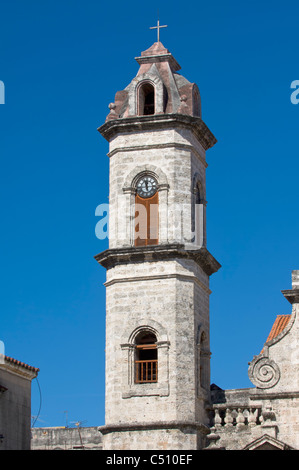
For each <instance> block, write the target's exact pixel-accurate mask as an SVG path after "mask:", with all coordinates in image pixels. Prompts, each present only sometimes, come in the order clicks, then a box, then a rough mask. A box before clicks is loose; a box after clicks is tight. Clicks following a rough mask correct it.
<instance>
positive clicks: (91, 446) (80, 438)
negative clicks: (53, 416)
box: [31, 427, 102, 450]
mask: <svg viewBox="0 0 299 470" xmlns="http://www.w3.org/2000/svg"><path fill="white" fill-rule="evenodd" d="M100 449H102V435H101V433H100V432H99V430H98V427H82V428H81V427H80V428H78V427H76V428H67V427H50V428H49V427H45V428H32V439H31V450H100Z"/></svg>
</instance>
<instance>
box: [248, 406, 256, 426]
mask: <svg viewBox="0 0 299 470" xmlns="http://www.w3.org/2000/svg"><path fill="white" fill-rule="evenodd" d="M248 424H249V426H256V416H255V413H254V412H253V410H252V408H250V409H249V416H248Z"/></svg>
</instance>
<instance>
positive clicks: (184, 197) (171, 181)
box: [109, 124, 206, 248]
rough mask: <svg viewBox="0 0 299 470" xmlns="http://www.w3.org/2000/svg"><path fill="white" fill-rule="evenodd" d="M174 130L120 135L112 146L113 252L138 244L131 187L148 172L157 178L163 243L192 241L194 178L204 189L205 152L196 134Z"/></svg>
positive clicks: (111, 236)
mask: <svg viewBox="0 0 299 470" xmlns="http://www.w3.org/2000/svg"><path fill="white" fill-rule="evenodd" d="M173 127H174V126H173V124H172V125H169V127H168V128H167V129H165V130H163V129H162V130H160V129H159V127H157V129H155V130H148V131H143V132H137V130H136V132H131V133H126V134H122V133H120V134H119V135H117V136H116V137H115V138H114V139H112V141H111V142H110V152H109V155H110V196H109V211H110V212H109V247H110V248H115V247H120V246H132V245H133V244H134V221H133V214H134V199H135V197H134V188H133V187H132V183H133V180H134V178H136V176H137V175H138V174H139V173H142V172H143V171H151V172H152V173H153V174H155V175H156V176H157V179H158V185H159V243H172V242H179V243H181V242H183V243H184V242H185V241H188V240H190V235H191V228H192V224H191V207H192V190H193V188H192V184H193V182H194V178H193V177H194V175H195V174H196V175H197V177H198V180H199V181H200V183H201V185H202V187H203V188H205V173H204V172H205V167H206V163H205V151H204V149H203V148H202V146H201V145H200V144H199V142H198V141H197V140H196V138H195V137H194V135H193V134H192V132H191V130H187V129H185V130H180V131H176V130H175V129H174V128H173ZM193 173H194V174H193ZM204 239H205V234H204Z"/></svg>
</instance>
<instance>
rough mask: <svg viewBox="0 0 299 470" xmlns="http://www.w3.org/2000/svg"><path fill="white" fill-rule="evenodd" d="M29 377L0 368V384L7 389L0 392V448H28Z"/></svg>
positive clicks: (29, 417)
mask: <svg viewBox="0 0 299 470" xmlns="http://www.w3.org/2000/svg"><path fill="white" fill-rule="evenodd" d="M19 369H20V368H19ZM31 379H32V377H30V378H29V377H27V376H26V374H22V371H21V370H20V371H19V373H18V374H17V373H16V371H12V370H7V369H5V368H4V366H1V368H0V385H1V386H2V387H5V388H6V389H7V390H6V391H4V392H2V393H1V392H0V435H2V436H3V438H1V439H0V450H29V449H30V426H31Z"/></svg>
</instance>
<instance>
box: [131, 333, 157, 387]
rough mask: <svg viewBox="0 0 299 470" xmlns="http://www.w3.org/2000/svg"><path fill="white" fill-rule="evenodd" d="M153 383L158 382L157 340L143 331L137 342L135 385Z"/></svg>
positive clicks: (151, 334)
mask: <svg viewBox="0 0 299 470" xmlns="http://www.w3.org/2000/svg"><path fill="white" fill-rule="evenodd" d="M153 382H158V350H157V338H156V336H155V335H154V334H153V333H151V332H147V331H143V332H141V333H139V335H138V336H137V338H136V341H135V383H153Z"/></svg>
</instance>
